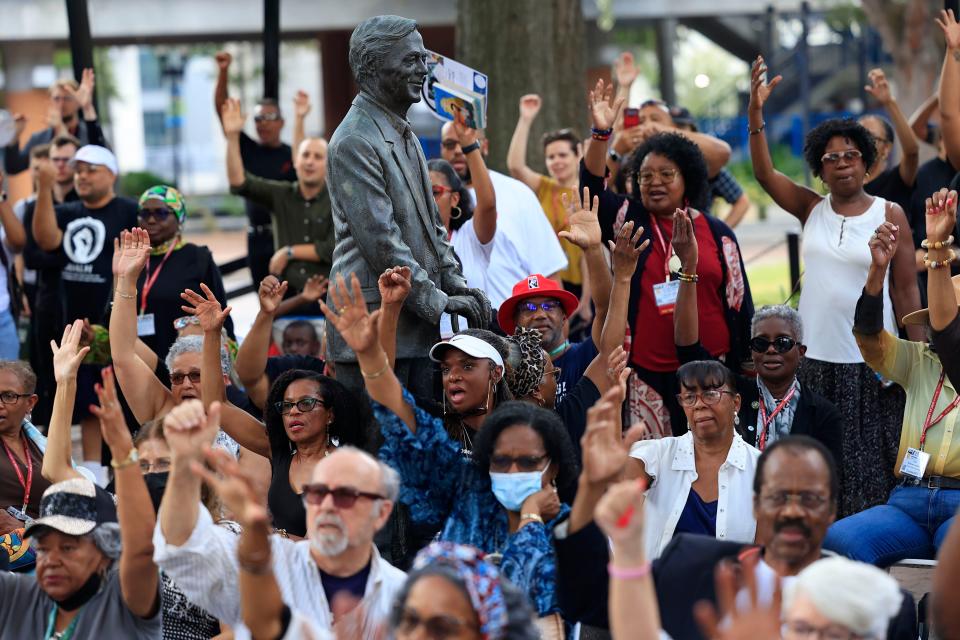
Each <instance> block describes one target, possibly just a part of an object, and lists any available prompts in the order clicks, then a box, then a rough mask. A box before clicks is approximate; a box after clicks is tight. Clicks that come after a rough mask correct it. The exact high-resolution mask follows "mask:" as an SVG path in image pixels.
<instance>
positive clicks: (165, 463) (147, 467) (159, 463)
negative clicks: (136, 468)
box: [140, 458, 170, 473]
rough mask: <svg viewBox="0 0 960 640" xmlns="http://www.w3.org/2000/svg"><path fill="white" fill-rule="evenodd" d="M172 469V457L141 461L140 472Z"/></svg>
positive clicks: (157, 471) (161, 471)
mask: <svg viewBox="0 0 960 640" xmlns="http://www.w3.org/2000/svg"><path fill="white" fill-rule="evenodd" d="M165 471H170V458H160V459H158V460H156V461H155V462H148V461H146V460H141V461H140V473H163V472H165Z"/></svg>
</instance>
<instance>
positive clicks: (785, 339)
mask: <svg viewBox="0 0 960 640" xmlns="http://www.w3.org/2000/svg"><path fill="white" fill-rule="evenodd" d="M770 345H773V350H774V351H776V352H777V353H786V352H787V351H790V349H793V348H794V347H795V346H797V341H796V340H794V339H793V338H791V337H790V336H777V337H776V338H774V339H773V340H768V339H766V338H764V337H763V336H756V337H755V338H752V339H751V340H750V349H751V350H752V351H756V352H757V353H766V352H767V349H769V348H770Z"/></svg>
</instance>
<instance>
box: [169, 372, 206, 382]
mask: <svg viewBox="0 0 960 640" xmlns="http://www.w3.org/2000/svg"><path fill="white" fill-rule="evenodd" d="M184 378H190V382H192V383H193V384H200V372H199V371H191V372H190V373H184V372H182V371H174V372H173V373H171V374H170V382H171V384H183V380H184Z"/></svg>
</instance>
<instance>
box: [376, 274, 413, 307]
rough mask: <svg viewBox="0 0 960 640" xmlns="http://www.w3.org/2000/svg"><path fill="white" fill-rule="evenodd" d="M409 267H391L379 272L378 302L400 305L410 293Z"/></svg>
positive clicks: (385, 304) (384, 304)
mask: <svg viewBox="0 0 960 640" xmlns="http://www.w3.org/2000/svg"><path fill="white" fill-rule="evenodd" d="M410 273H411V272H410V267H391V268H389V269H387V270H386V271H384V272H383V273H381V274H380V278H379V280H377V287H378V288H379V289H380V304H381V305H383V306H387V305H398V306H399V305H402V304H403V301H404V300H406V299H407V296H408V295H409V294H410V288H411V286H412V285H411V282H410Z"/></svg>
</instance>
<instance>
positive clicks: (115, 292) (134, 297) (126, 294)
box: [113, 289, 137, 300]
mask: <svg viewBox="0 0 960 640" xmlns="http://www.w3.org/2000/svg"><path fill="white" fill-rule="evenodd" d="M113 293H114V295H118V296H120V297H121V298H125V299H127V300H136V299H137V294H133V295H130V294H129V293H124V292H123V291H120V289H114V290H113Z"/></svg>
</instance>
